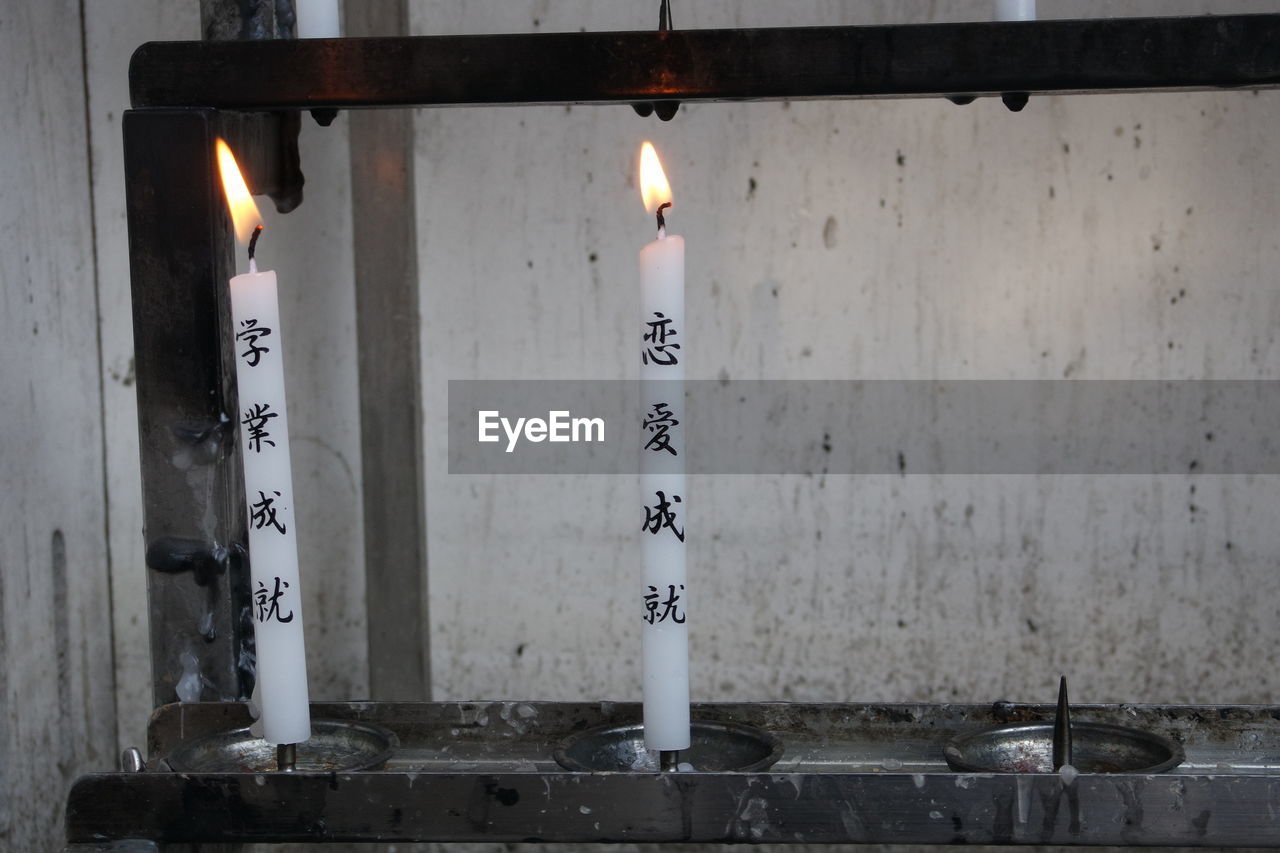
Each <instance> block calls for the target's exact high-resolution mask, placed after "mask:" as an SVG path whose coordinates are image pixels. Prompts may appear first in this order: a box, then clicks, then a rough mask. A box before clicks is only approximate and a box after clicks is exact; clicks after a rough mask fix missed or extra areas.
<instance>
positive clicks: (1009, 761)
mask: <svg viewBox="0 0 1280 853" xmlns="http://www.w3.org/2000/svg"><path fill="white" fill-rule="evenodd" d="M943 754H944V755H945V756H946V759H947V764H948V765H950V766H951V769H952V770H963V771H970V772H979V773H1052V772H1053V725H1052V724H1050V723H1027V724H1019V725H1011V726H1000V727H998V728H994V729H986V730H984V731H980V732H974V733H973V734H967V735H961V736H960V737H957V738H955V739H954V740H952V741H951V742H950V743H948V744H947V745H946V746H945V747H944V748H943ZM1182 759H1183V752H1182V747H1181V746H1179V745H1178V744H1176V743H1174V742H1173V741H1171V740H1169V739H1168V738H1164V737H1161V736H1160V735H1156V734H1152V733H1151V732H1146V731H1142V730H1141V729H1131V728H1128V727H1126V726H1112V725H1107V724H1105V723H1072V725H1071V766H1072V767H1074V768H1075V769H1076V770H1078V771H1079V772H1081V773H1163V772H1164V771H1166V770H1171V769H1173V768H1174V767H1177V766H1178V765H1179V764H1181V763H1182Z"/></svg>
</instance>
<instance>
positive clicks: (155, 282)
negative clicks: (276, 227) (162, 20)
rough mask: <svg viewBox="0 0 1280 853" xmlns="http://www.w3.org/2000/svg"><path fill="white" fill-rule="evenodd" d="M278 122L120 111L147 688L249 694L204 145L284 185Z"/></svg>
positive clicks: (232, 399)
mask: <svg viewBox="0 0 1280 853" xmlns="http://www.w3.org/2000/svg"><path fill="white" fill-rule="evenodd" d="M288 124H289V121H288V117H285V116H281V115H268V114H246V113H228V112H217V111H215V110H196V109H191V110H169V109H155V110H131V111H129V112H126V113H125V115H124V156H125V182H126V188H125V189H126V201H127V209H128V223H129V266H130V278H131V281H132V295H133V334H134V359H135V366H136V373H137V383H138V385H137V390H138V427H139V441H140V444H141V468H142V501H143V528H144V529H143V536H144V537H145V541H146V561H147V569H148V576H147V595H148V603H149V611H150V619H151V671H152V690H153V695H154V701H155V703H156V704H157V705H161V704H164V703H167V702H172V701H174V700H175V699H178V698H183V699H188V700H191V699H202V700H206V701H212V700H217V701H235V700H238V699H243V698H245V697H247V696H248V695H249V693H250V691H251V690H252V688H253V679H254V655H253V625H252V622H251V621H250V612H249V573H248V565H247V560H246V543H247V541H248V523H247V519H246V510H245V505H244V491H243V474H242V472H241V468H240V457H239V450H238V448H237V446H236V435H237V429H236V426H237V424H236V387H235V375H236V374H235V363H234V352H233V349H232V345H233V343H234V338H233V333H232V329H231V305H230V297H229V294H228V288H229V286H230V279H231V276H232V275H234V274H235V255H234V251H235V246H234V239H233V238H232V234H231V225H230V221H229V218H228V216H227V214H226V203H225V201H224V200H223V192H222V185H221V179H220V178H219V176H218V170H217V164H216V162H215V158H214V141H215V140H216V139H217V138H218V137H219V136H221V137H223V138H224V139H226V140H227V141H228V142H229V143H230V144H231V147H232V149H233V150H235V152H236V154H237V157H238V159H239V160H240V165H241V168H242V169H244V171H245V177H246V179H247V180H248V183H249V186H250V187H251V188H252V189H253V190H254V191H255V192H258V193H268V194H273V195H279V194H280V192H281V188H282V187H287V186H291V185H293V184H296V183H297V180H296V176H292V177H291V176H290V174H289V170H288V169H287V164H286V163H285V161H284V158H283V156H282V152H283V151H284V148H283V146H282V140H285V139H288V134H287V133H286V128H287V126H288Z"/></svg>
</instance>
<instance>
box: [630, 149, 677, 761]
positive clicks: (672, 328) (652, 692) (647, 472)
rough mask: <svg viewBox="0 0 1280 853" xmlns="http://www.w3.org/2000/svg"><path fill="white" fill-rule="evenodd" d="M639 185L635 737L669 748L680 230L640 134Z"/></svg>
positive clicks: (673, 682) (673, 729)
mask: <svg viewBox="0 0 1280 853" xmlns="http://www.w3.org/2000/svg"><path fill="white" fill-rule="evenodd" d="M640 185H641V191H642V194H643V197H644V205H645V210H647V211H648V212H649V213H651V214H655V213H656V214H657V218H658V223H659V226H658V236H657V239H656V240H654V241H653V242H651V243H649V244H648V245H647V246H645V247H644V248H643V249H641V250H640V304H641V318H640V336H641V337H640V379H641V383H640V387H641V407H642V425H643V428H642V434H643V437H644V442H645V443H644V445H643V447H642V449H641V454H642V456H641V467H640V481H641V490H642V497H643V502H644V527H643V528H642V532H641V537H642V540H643V542H644V545H643V560H644V579H643V585H642V590H641V596H642V603H643V607H642V608H640V609H639V612H640V614H641V615H642V617H643V620H644V624H643V669H644V741H645V746H646V747H647V748H649V749H656V750H662V751H674V750H681V749H688V748H689V622H688V615H689V608H688V600H689V599H688V591H687V589H686V587H685V584H686V572H685V533H686V527H685V521H686V519H687V518H688V500H687V496H686V493H685V465H684V385H683V383H684V359H685V355H686V352H687V349H686V347H685V344H686V342H687V340H688V338H687V335H686V334H685V316H684V238H683V237H679V236H676V235H674V234H667V233H666V227H665V225H664V224H663V215H662V210H664V209H665V208H667V207H670V205H671V188H670V186H669V185H668V183H667V179H666V176H665V175H664V174H663V172H662V164H661V163H659V162H658V155H657V154H656V153H655V152H654V150H653V146H652V145H650V144H649V143H648V142H646V143H645V144H644V147H643V148H642V149H641V153H640Z"/></svg>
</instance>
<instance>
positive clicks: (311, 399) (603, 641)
mask: <svg viewBox="0 0 1280 853" xmlns="http://www.w3.org/2000/svg"><path fill="white" fill-rule="evenodd" d="M651 5H652V7H653V8H650V6H651ZM1040 5H1041V10H1042V12H1044V13H1045V15H1046V16H1054V17H1070V16H1076V15H1097V14H1107V13H1109V12H1111V11H1113V9H1114V7H1116V6H1117V5H1119V4H1112V3H1104V2H1086V0H1079V1H1078V2H1076V1H1075V0H1060V2H1057V3H1054V2H1052V0H1041V4H1040ZM28 6H30V8H28ZM186 6H191V7H192V8H185V7H186ZM195 6H196V4H195V3H189V4H182V6H179V5H178V4H172V3H165V2H162V1H161V0H127V2H126V0H117V2H113V3H111V4H101V3H88V2H81V3H75V2H63V3H60V4H11V7H9V8H7V9H6V11H5V12H4V13H0V44H3V45H4V46H5V50H4V52H3V55H4V57H5V59H4V60H3V62H4V67H5V69H6V74H7V77H8V79H9V80H10V81H16V85H14V84H13V83H12V82H11V85H9V86H8V87H6V88H5V89H4V90H3V91H2V93H0V97H3V98H4V105H5V107H7V113H8V114H9V115H11V116H21V117H22V120H21V121H11V122H8V123H6V124H5V126H4V128H3V130H0V134H3V136H2V137H0V138H2V139H3V145H2V146H0V151H2V152H3V161H0V162H2V163H3V166H2V168H0V187H3V201H4V203H5V205H6V207H5V211H6V212H5V213H3V214H0V233H2V234H3V240H4V250H3V253H0V272H2V276H0V284H2V286H3V299H4V305H5V309H4V311H3V313H2V315H0V316H3V323H4V329H5V335H4V338H3V344H0V346H3V348H4V359H3V365H4V366H3V367H2V368H0V376H3V385H0V387H2V388H3V389H4V391H5V395H6V398H7V399H9V400H10V401H11V404H10V405H6V406H5V407H4V408H3V412H4V414H3V436H4V444H3V454H2V455H0V459H2V460H3V471H4V473H5V475H6V476H5V483H6V486H7V487H8V488H7V489H6V492H5V495H6V497H5V498H4V500H3V501H0V510H2V512H3V516H2V517H3V521H4V523H5V530H6V533H5V534H3V535H2V536H0V607H2V608H3V613H4V617H3V625H2V627H0V658H2V660H0V663H2V664H3V666H2V667H0V695H2V696H3V697H4V703H5V713H4V714H3V715H0V743H3V750H4V752H3V754H4V755H5V756H6V760H5V761H3V762H0V847H6V848H12V849H42V848H44V849H51V848H53V847H55V846H56V844H57V839H58V837H59V832H60V829H59V822H58V821H59V815H57V814H53V813H52V810H51V809H49V808H47V807H45V806H40V807H37V805H36V804H37V803H43V804H48V803H50V802H56V801H57V800H58V799H59V798H60V797H61V795H62V792H63V791H64V790H65V784H66V782H67V781H68V780H69V779H70V778H72V777H74V776H75V775H76V774H78V773H81V772H87V771H89V770H94V769H106V768H109V767H110V766H111V765H112V764H113V762H114V757H113V756H114V754H115V753H116V751H117V750H118V748H119V747H121V746H126V745H130V744H139V743H141V741H142V732H143V727H144V724H145V718H146V713H147V711H148V710H149V707H150V695H149V672H148V666H149V664H148V661H147V651H146V649H147V646H146V636H147V634H146V631H147V626H146V610H145V570H144V569H143V567H142V538H141V521H140V519H141V512H140V508H139V506H138V497H137V495H138V485H137V451H136V441H137V438H136V430H135V427H134V411H133V398H132V370H131V360H130V359H131V330H130V327H129V306H128V273H127V259H126V255H125V235H124V220H123V210H124V208H123V191H122V190H123V179H122V176H121V170H120V163H121V156H120V150H119V146H120V141H119V117H120V113H121V111H122V110H123V109H125V108H126V107H127V93H126V88H125V76H124V72H125V68H126V64H127V60H128V55H129V53H130V52H131V50H132V48H133V47H134V46H136V44H138V43H140V42H142V41H145V40H149V39H159V38H194V37H196V36H197V34H198V21H197V19H198V15H197V12H196V9H195V8H194V7H195ZM37 7H39V9H43V11H39V10H38V9H37ZM1278 10H1280V3H1275V2H1260V0H1252V1H1251V2H1244V0H1240V1H1239V2H1226V0H1221V2H1212V1H1211V0H1198V1H1197V2H1192V0H1178V2H1160V3H1156V2H1153V0H1144V2H1140V3H1138V2H1135V3H1131V4H1124V11H1125V12H1126V13H1129V14H1142V13H1159V14H1179V13H1199V12H1203V11H1218V12H1227V11H1278ZM674 11H675V16H676V23H677V25H678V26H682V27H692V26H772V25H784V24H815V25H816V24H836V23H880V22H887V21H925V20H962V19H976V18H983V17H988V16H989V5H988V4H987V3H985V2H977V0H973V2H958V0H957V2H946V3H938V2H927V3H926V2H913V3H900V2H885V0H876V2H860V3H850V2H836V0H825V2H823V0H808V2H799V0H795V2H789V3H778V2H765V1H764V0H750V2H748V0H739V2H729V0H717V2H706V0H704V2H700V3H697V4H694V3H680V2H677V3H676V4H675V10H674ZM655 19H656V4H637V3H634V2H621V0H615V2H608V3H601V2H591V3H588V2H584V0H572V1H571V0H556V2H550V0H519V1H518V2H516V1H515V0H467V2H465V3H464V2H462V0H433V1H432V2H428V1H427V0H423V2H418V3H415V4H414V7H413V25H414V31H415V32H418V33H424V34H425V33H446V32H503V31H515V32H532V31H554V30H577V29H579V28H586V29H607V28H619V29H624V28H625V29H631V28H642V27H649V26H652V25H653V23H654V20H655ZM416 121H417V146H418V159H417V181H418V210H417V219H418V225H419V235H420V239H419V244H418V251H419V269H420V270H421V278H422V315H423V318H424V319H423V322H424V327H423V376H424V383H425V387H424V394H423V407H424V422H425V441H426V448H427V484H428V485H427V504H428V515H429V519H428V521H429V533H428V548H429V560H430V585H431V601H430V606H429V611H430V612H429V618H430V642H431V655H432V671H433V677H434V683H433V693H434V698H437V699H443V698H525V699H605V698H608V699H635V698H637V697H638V695H639V690H638V679H639V655H638V644H639V632H638V630H637V626H636V625H633V624H631V621H630V619H629V618H627V614H628V613H629V612H630V611H629V610H628V608H627V607H626V606H625V605H626V604H627V602H628V600H629V599H630V596H631V595H632V593H633V589H634V584H635V580H634V579H635V578H636V575H637V572H638V554H639V542H638V535H639V526H640V525H639V521H640V519H639V517H638V516H637V515H636V513H637V511H638V510H637V507H636V502H635V500H634V494H633V491H632V490H633V488H634V484H633V483H632V482H630V481H627V480H622V479H620V480H616V481H614V480H608V479H604V478H551V477H548V478H529V479H516V478H496V477H453V476H449V475H448V474H447V471H446V465H445V444H444V435H445V403H446V396H445V391H446V384H445V383H446V382H447V380H449V379H461V378H625V377H633V376H635V375H636V374H635V369H636V368H635V365H634V364H632V361H631V359H632V355H633V354H632V352H631V349H630V347H629V346H627V345H626V344H625V341H626V340H627V338H628V335H629V330H630V329H631V328H632V324H633V323H634V316H635V311H636V291H635V288H636V272H635V253H636V251H637V250H638V248H639V246H640V245H642V243H643V242H644V241H645V240H646V239H648V237H649V229H650V223H649V221H648V219H647V218H646V217H645V216H644V215H643V213H642V211H641V208H640V205H639V203H638V200H637V192H636V189H635V187H634V186H633V180H634V177H633V175H632V169H633V166H632V163H633V160H634V156H635V150H636V147H637V146H638V144H639V142H640V141H641V140H642V139H644V138H652V139H653V140H654V141H655V142H656V143H657V144H658V146H659V148H660V150H661V151H662V153H663V155H664V157H665V159H666V162H667V165H668V172H669V174H670V175H671V178H672V181H673V183H674V184H675V187H676V192H677V193H678V195H679V198H680V208H679V210H678V212H677V213H676V214H675V215H673V227H675V228H677V229H678V230H679V231H680V232H681V233H683V234H684V235H685V236H686V238H687V239H688V241H689V289H688V293H689V297H688V305H689V316H690V318H691V319H690V323H691V336H692V331H693V330H696V331H697V346H696V348H695V349H694V350H692V351H691V352H690V361H689V365H690V376H691V377H695V378H716V377H721V376H729V377H733V378H835V379H854V378H912V379H918V378H990V379H1001V378H1085V379H1089V378H1108V379H1118V378H1159V379H1166V378H1168V379H1181V378H1266V379H1270V378H1276V376H1277V373H1278V372H1280V349H1278V348H1277V345H1276V340H1275V334H1276V331H1275V330H1276V328H1277V320H1278V319H1280V290H1277V288H1276V287H1275V283H1276V282H1275V278H1276V276H1275V273H1274V272H1273V270H1274V269H1276V268H1277V264H1278V263H1280V239H1278V237H1277V233H1276V231H1275V229H1274V227H1273V223H1275V222H1276V221H1277V219H1278V218H1280V201H1278V200H1277V198H1278V197H1277V192H1276V190H1277V183H1278V181H1280V179H1278V178H1277V177H1276V170H1275V168H1274V160H1275V156H1274V148H1275V142H1274V137H1275V133H1276V130H1277V127H1280V99H1278V97H1277V96H1276V95H1275V94H1273V93H1264V94H1260V95H1254V94H1250V93H1216V94H1195V95H1152V96H1125V97H1103V96H1095V97H1075V98H1054V99H1042V100H1035V101H1033V102H1032V103H1031V104H1030V105H1029V106H1028V107H1027V109H1026V110H1025V111H1024V112H1022V113H1021V114H1017V115H1014V114H1010V113H1008V112H1007V111H1006V110H1004V108H1003V107H1002V106H1000V105H999V104H998V103H996V102H980V103H976V104H973V105H971V106H968V107H964V108H960V107H955V106H953V105H951V104H949V103H946V102H934V101H919V102H892V103H889V102H884V103H872V102H869V103H847V104H830V103H822V104H792V105H787V104H755V105H707V106H691V107H688V108H686V109H685V110H683V111H682V113H681V115H680V116H678V117H677V119H676V120H675V121H674V122H672V123H670V124H660V123H658V122H657V121H656V120H655V119H649V120H642V119H640V118H638V117H636V116H635V115H633V114H632V113H631V111H630V110H629V109H627V108H624V107H608V108H595V109H585V108H574V109H564V108H539V109H501V110H498V109H493V110H441V111H422V112H419V113H418V114H417V118H416ZM302 144H303V158H304V170H305V171H306V172H307V175H308V185H307V194H308V195H307V202H306V203H305V204H304V205H303V207H302V208H301V209H299V211H297V212H296V213H295V214H292V215H291V216H289V217H283V218H275V219H273V221H272V222H271V227H272V233H273V235H274V236H273V239H272V241H271V242H270V243H269V244H264V257H265V258H266V260H267V261H268V262H269V263H270V264H271V265H272V266H274V267H275V268H276V269H277V270H279V271H280V272H281V276H282V280H285V281H293V282H297V283H299V284H304V285H305V287H293V288H285V290H284V292H285V293H286V294H287V297H286V304H285V305H284V308H283V310H284V313H285V317H284V320H285V322H287V323H288V324H289V327H290V330H291V334H290V336H289V347H290V351H289V352H288V353H287V354H286V355H287V363H288V365H289V371H290V372H289V375H288V381H289V383H290V399H291V403H292V405H293V407H294V412H293V416H292V422H293V424H294V429H295V435H294V437H293V438H294V453H295V465H296V472H297V473H296V477H297V481H298V482H297V493H298V495H299V518H300V519H306V524H305V527H304V535H303V537H302V540H301V547H302V549H303V554H302V556H303V561H304V564H305V566H306V569H305V571H306V577H307V583H306V594H307V596H308V601H307V609H308V619H309V621H308V640H309V647H308V653H309V660H310V668H311V675H312V692H313V696H314V697H315V698H317V699H328V698H333V699H346V698H360V697H363V696H364V695H366V693H367V685H368V674H367V666H366V664H365V657H366V654H365V646H364V643H365V640H364V637H365V628H366V624H367V622H366V615H365V613H364V606H363V596H364V580H363V578H364V567H363V565H362V556H361V555H362V553H363V550H362V544H363V543H362V535H363V534H362V529H361V523H360V518H361V511H360V483H361V481H362V476H363V472H362V471H361V467H360V460H359V435H358V432H359V427H358V424H359V421H358V414H357V411H356V391H355V355H354V353H355V341H354V332H353V321H352V310H353V307H352V306H353V304H354V298H353V295H352V292H351V289H350V269H351V254H350V253H351V249H350V243H349V234H350V230H351V229H350V222H351V212H350V209H349V208H350V202H349V199H350V184H349V180H348V178H347V177H346V172H347V149H346V130H345V121H344V119H342V118H340V119H339V120H338V123H337V124H336V125H335V126H334V127H333V128H330V129H328V130H327V131H322V130H320V129H319V128H316V127H315V126H314V125H312V124H310V123H307V125H306V129H305V131H304V138H303V141H302ZM18 197H34V198H35V199H36V201H35V202H34V205H35V206H34V207H33V208H30V209H29V210H28V211H27V212H24V213H21V214H19V213H15V212H14V209H13V208H12V207H10V205H11V199H14V198H18ZM15 400H20V401H22V404H21V405H15V404H13V401H15ZM909 471H910V469H909V467H908V474H907V475H906V476H902V477H862V478H852V477H836V476H826V477H799V476H795V477H760V478H750V479H743V478H728V477H725V478H716V477H704V478H697V479H695V481H694V482H693V484H692V491H693V494H694V495H695V502H696V507H697V518H696V524H695V528H694V529H693V530H691V533H690V538H689V554H690V561H691V562H690V576H691V583H692V584H693V585H694V586H695V589H696V591H697V598H698V600H699V602H700V605H701V607H700V612H699V614H698V616H697V620H696V623H695V624H694V627H693V639H692V647H693V661H694V663H693V695H694V697H695V698H697V699H703V700H715V699H750V700H764V699H806V700H846V699H848V700H875V699H883V700H927V701H951V700H954V701H976V702H985V701H990V700H994V699H998V698H1010V699H1020V700H1039V699H1044V700H1048V699H1050V698H1051V697H1052V692H1053V687H1054V684H1055V681H1056V678H1057V676H1058V674H1060V673H1066V674H1067V675H1068V676H1069V677H1070V678H1071V681H1072V684H1073V698H1075V699H1077V700H1078V701H1134V702H1159V701H1190V702H1218V701H1221V702H1276V701H1278V700H1280V683H1278V682H1277V677H1276V676H1275V674H1274V673H1275V672H1276V671H1277V656H1276V652H1275V651H1274V648H1275V643H1274V631H1273V630H1272V628H1271V626H1272V625H1273V623H1274V622H1275V618H1276V615H1277V608H1278V607H1280V580H1277V574H1276V571H1275V566H1276V557H1275V555H1276V554H1278V553H1280V532H1278V530H1277V526H1276V525H1275V524H1274V523H1272V518H1271V514H1272V512H1273V510H1274V507H1275V506H1277V498H1280V494H1278V492H1280V482H1277V480H1276V478H1268V477H1245V476H1238V477H1209V476H1203V475H1199V476H1198V475H1176V476H1174V475H1166V476H1159V477H1151V476H1147V477H1140V476H1095V477H1058V478H1034V477H992V476H986V477H933V476H928V475H924V474H910V473H909ZM304 501H305V503H304ZM307 531H310V532H309V533H308V532H307ZM59 533H60V534H61V535H60V536H59V535H58V534H59ZM58 542H61V545H58V544H57V543H58ZM375 618H376V617H375ZM49 708H61V709H62V710H61V711H60V712H59V713H58V714H56V715H50V714H49V713H48V709H49ZM55 753H56V761H55V762H54V764H55V765H56V769H51V764H50V761H49V757H50V755H51V754H55ZM15 757H16V760H15Z"/></svg>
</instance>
